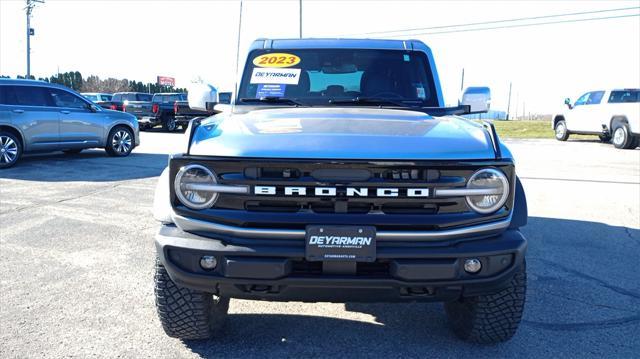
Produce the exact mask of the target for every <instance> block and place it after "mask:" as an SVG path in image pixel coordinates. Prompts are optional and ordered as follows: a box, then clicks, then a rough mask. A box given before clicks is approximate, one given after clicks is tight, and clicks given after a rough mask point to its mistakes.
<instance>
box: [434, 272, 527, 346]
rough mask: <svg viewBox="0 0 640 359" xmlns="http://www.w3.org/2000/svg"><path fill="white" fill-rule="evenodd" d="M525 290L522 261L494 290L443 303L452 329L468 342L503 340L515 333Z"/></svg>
mask: <svg viewBox="0 0 640 359" xmlns="http://www.w3.org/2000/svg"><path fill="white" fill-rule="evenodd" d="M526 291H527V272H526V264H525V262H523V263H522V266H521V267H520V269H518V272H516V274H515V275H514V276H513V279H511V282H510V283H509V286H508V287H507V288H505V289H503V290H501V291H499V292H497V293H494V294H489V295H479V296H476V297H466V298H461V299H459V300H457V301H453V302H447V303H445V306H444V308H445V311H446V313H447V317H448V318H449V322H450V325H451V328H452V330H453V332H454V333H455V334H456V335H457V336H458V337H460V338H461V339H464V340H468V341H470V342H475V343H482V344H493V343H500V342H505V341H507V340H509V339H511V337H513V335H514V334H515V333H516V330H517V329H518V326H519V325H520V321H521V320H522V312H523V311H524V302H525V294H526Z"/></svg>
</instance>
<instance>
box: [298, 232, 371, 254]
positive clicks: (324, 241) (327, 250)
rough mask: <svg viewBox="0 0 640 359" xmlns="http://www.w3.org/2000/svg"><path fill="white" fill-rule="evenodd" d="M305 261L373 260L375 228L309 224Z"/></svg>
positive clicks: (306, 236)
mask: <svg viewBox="0 0 640 359" xmlns="http://www.w3.org/2000/svg"><path fill="white" fill-rule="evenodd" d="M305 257H306V259H307V261H314V262H315V261H323V262H325V261H340V262H374V261H375V260H376V228H375V227H372V226H337V225H326V226H325V225H311V226H307V228H306V235H305Z"/></svg>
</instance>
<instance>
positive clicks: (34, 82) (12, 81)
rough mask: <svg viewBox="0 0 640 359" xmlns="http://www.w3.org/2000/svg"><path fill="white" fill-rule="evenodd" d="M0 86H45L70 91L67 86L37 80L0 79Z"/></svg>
mask: <svg viewBox="0 0 640 359" xmlns="http://www.w3.org/2000/svg"><path fill="white" fill-rule="evenodd" d="M0 84H3V85H31V86H47V87H55V88H61V89H65V90H71V89H70V88H68V87H67V86H64V85H59V84H53V83H50V82H45V81H39V80H28V79H4V78H0Z"/></svg>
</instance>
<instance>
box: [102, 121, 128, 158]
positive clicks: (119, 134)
mask: <svg viewBox="0 0 640 359" xmlns="http://www.w3.org/2000/svg"><path fill="white" fill-rule="evenodd" d="M132 150H133V133H132V132H131V130H130V129H128V128H126V127H122V126H121V127H116V128H114V129H113V130H111V132H109V136H108V137H107V146H106V147H105V151H107V154H108V155H109V156H113V157H126V156H129V154H130V153H131V151H132Z"/></svg>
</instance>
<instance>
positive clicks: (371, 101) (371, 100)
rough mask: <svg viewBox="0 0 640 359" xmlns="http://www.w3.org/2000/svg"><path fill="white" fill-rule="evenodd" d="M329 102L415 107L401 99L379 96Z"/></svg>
mask: <svg viewBox="0 0 640 359" xmlns="http://www.w3.org/2000/svg"><path fill="white" fill-rule="evenodd" d="M329 103H331V104H336V105H342V104H354V105H360V104H365V105H378V106H385V105H386V106H389V105H391V106H399V107H413V106H410V105H408V104H406V103H404V102H401V101H394V100H390V99H386V98H377V97H356V98H350V99H345V100H336V99H331V100H329Z"/></svg>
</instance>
